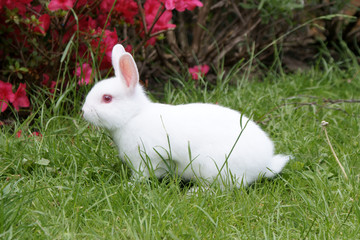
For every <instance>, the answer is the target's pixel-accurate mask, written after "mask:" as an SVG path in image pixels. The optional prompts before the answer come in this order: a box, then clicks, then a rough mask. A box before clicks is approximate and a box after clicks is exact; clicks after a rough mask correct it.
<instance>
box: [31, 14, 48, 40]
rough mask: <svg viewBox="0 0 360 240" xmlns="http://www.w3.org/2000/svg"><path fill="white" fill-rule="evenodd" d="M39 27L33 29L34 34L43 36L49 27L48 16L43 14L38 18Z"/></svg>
mask: <svg viewBox="0 0 360 240" xmlns="http://www.w3.org/2000/svg"><path fill="white" fill-rule="evenodd" d="M39 23H40V24H39V26H37V27H35V28H34V32H38V33H41V34H42V35H45V34H46V32H47V30H48V29H49V26H50V15H49V14H44V15H42V16H40V17H39Z"/></svg>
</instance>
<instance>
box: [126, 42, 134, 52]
mask: <svg viewBox="0 0 360 240" xmlns="http://www.w3.org/2000/svg"><path fill="white" fill-rule="evenodd" d="M132 50H133V47H132V46H131V44H128V45H127V46H126V47H125V51H127V52H128V53H131V52H132Z"/></svg>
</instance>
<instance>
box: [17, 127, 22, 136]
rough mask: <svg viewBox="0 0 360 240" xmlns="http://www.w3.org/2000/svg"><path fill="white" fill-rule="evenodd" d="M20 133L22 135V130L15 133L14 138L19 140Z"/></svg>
mask: <svg viewBox="0 0 360 240" xmlns="http://www.w3.org/2000/svg"><path fill="white" fill-rule="evenodd" d="M21 133H22V130H21V129H20V130H19V131H17V133H16V137H17V138H20V137H21Z"/></svg>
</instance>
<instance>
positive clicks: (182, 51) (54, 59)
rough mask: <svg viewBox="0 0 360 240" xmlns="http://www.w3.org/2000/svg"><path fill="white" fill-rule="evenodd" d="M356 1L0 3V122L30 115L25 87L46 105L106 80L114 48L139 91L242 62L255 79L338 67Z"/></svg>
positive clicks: (352, 43)
mask: <svg viewBox="0 0 360 240" xmlns="http://www.w3.org/2000/svg"><path fill="white" fill-rule="evenodd" d="M358 4H359V3H358V1H355V0H354V1H332V2H328V1H306V2H304V1H298V0H287V1H278V0H271V1H245V0H244V1H234V0H222V1H211V0H209V1H204V2H203V3H201V2H200V1H198V0H192V1H180V0H178V1H174V0H171V1H170V0H146V1H140V0H137V1H134V0H129V1H125V0H118V1H114V0H103V1H92V0H76V1H75V0H68V1H59V0H52V1H41V0H20V1H5V0H4V1H3V4H2V6H1V8H0V13H1V16H0V34H1V36H2V37H1V39H0V45H1V46H2V48H1V51H0V55H1V59H0V64H1V66H2V68H1V72H0V81H1V83H2V84H0V99H1V101H2V107H1V112H5V113H1V118H2V119H3V120H4V119H7V118H8V117H9V116H11V115H13V113H14V112H15V111H17V110H19V107H22V108H23V111H22V114H23V115H25V116H26V115H28V114H29V112H31V107H32V105H31V103H30V102H29V100H28V99H27V97H26V92H25V89H26V91H28V92H32V93H37V94H39V95H45V96H44V97H47V98H49V99H51V98H52V97H53V96H54V95H55V96H56V95H57V94H59V93H63V92H64V91H66V90H65V89H66V88H67V86H71V84H73V83H74V82H75V83H77V84H78V85H80V86H81V85H85V84H89V83H90V84H91V83H92V82H94V81H98V80H99V79H102V78H104V77H106V76H107V75H108V74H111V59H110V56H111V49H112V47H113V46H114V45H115V44H116V43H119V42H120V43H123V45H124V46H125V47H126V49H127V51H129V52H131V53H132V54H133V55H134V56H135V59H136V61H137V64H138V66H139V69H140V74H141V79H142V81H143V82H144V84H146V85H148V84H149V82H150V88H151V87H152V88H155V86H157V84H155V85H154V79H158V80H159V81H157V82H158V83H160V84H162V85H163V83H164V82H166V81H167V80H168V74H169V73H181V74H189V73H190V74H191V75H188V76H192V77H193V78H197V75H196V72H197V71H198V72H200V71H201V72H202V75H203V76H204V74H206V73H207V72H208V71H209V70H211V71H210V72H209V74H208V77H207V80H208V81H214V80H215V79H216V73H217V72H218V71H219V70H221V69H223V68H225V69H230V68H231V67H232V66H233V65H234V64H236V63H239V62H240V61H242V60H249V59H251V62H249V61H247V64H244V65H243V66H241V68H242V69H245V68H251V69H256V70H254V71H253V72H252V73H253V74H259V70H260V69H269V68H274V67H275V70H276V68H277V66H281V69H284V70H289V71H294V70H296V69H299V68H300V69H308V68H309V66H310V65H312V64H315V63H316V59H319V58H323V57H326V58H327V59H328V60H331V59H333V58H335V60H339V59H341V58H342V52H344V51H352V52H353V53H355V55H356V56H357V55H358V39H359V31H358V30H359V27H358V15H359V10H358V8H357V5H358ZM329 14H332V15H329ZM334 14H345V15H347V16H354V18H349V17H344V16H345V15H344V16H342V15H334ZM324 16H327V17H324ZM321 49H323V50H324V49H325V50H326V51H323V50H321ZM254 56H256V57H254ZM245 62H246V61H245ZM196 66H198V67H196ZM209 66H210V68H209ZM203 69H206V71H203ZM189 71H190V72H189ZM194 72H195V74H194ZM20 83H21V84H23V85H20ZM6 84H7V85H6ZM9 84H11V86H10V85H9ZM24 84H25V85H24ZM26 87H27V88H26ZM9 89H11V92H10V90H9ZM16 89H18V91H19V93H18V95H19V97H20V96H21V97H22V98H18V99H17V100H15V98H14V96H12V95H13V94H16V91H15V90H16ZM60 95H61V94H60ZM57 96H59V95H57ZM13 102H15V105H14V104H12V103H13ZM16 104H17V105H16ZM8 105H9V106H10V107H9V108H7V106H8ZM29 107H30V109H29ZM26 108H27V109H26ZM24 109H25V110H24Z"/></svg>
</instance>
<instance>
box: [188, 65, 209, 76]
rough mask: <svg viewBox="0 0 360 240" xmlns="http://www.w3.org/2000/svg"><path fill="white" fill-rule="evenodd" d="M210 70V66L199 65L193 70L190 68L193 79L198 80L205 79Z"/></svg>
mask: <svg viewBox="0 0 360 240" xmlns="http://www.w3.org/2000/svg"><path fill="white" fill-rule="evenodd" d="M209 70H210V67H209V66H208V65H206V64H205V65H197V66H194V67H192V68H189V72H190V74H191V77H192V79H194V80H198V79H199V76H201V77H204V76H205V75H206V74H207V73H208V72H209Z"/></svg>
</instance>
